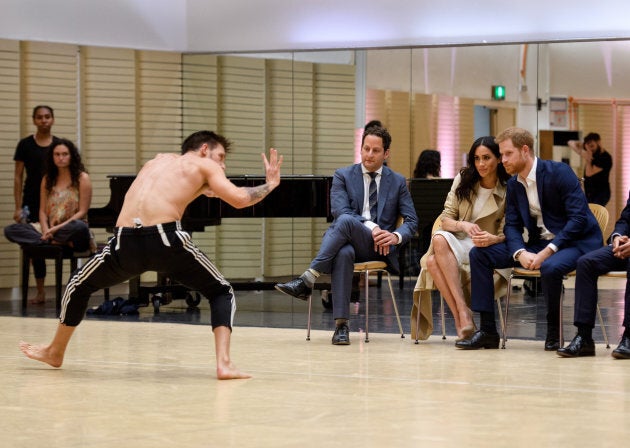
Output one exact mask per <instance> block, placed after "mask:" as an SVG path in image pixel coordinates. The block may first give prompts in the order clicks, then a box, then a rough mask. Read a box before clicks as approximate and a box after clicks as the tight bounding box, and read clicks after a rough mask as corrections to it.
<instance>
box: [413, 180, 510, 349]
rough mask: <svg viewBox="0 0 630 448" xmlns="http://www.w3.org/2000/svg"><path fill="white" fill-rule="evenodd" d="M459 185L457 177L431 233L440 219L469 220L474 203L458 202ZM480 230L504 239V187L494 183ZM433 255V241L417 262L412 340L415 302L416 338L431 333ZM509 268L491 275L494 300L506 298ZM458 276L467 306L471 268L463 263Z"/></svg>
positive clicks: (456, 234) (480, 221)
mask: <svg viewBox="0 0 630 448" xmlns="http://www.w3.org/2000/svg"><path fill="white" fill-rule="evenodd" d="M460 182H461V177H460V175H459V174H458V175H457V176H456V177H455V179H454V180H453V185H452V186H451V190H450V191H449V193H448V196H447V197H446V201H445V202H444V210H443V211H442V214H441V215H440V216H439V217H438V218H437V219H436V222H435V225H434V226H433V231H434V232H435V231H436V230H441V229H442V226H441V221H442V218H445V217H446V218H451V219H454V220H462V221H471V215H472V211H473V204H472V203H471V202H469V201H467V200H464V201H460V200H459V199H457V196H456V195H455V190H456V189H457V186H458V185H459V183H460ZM474 223H475V224H477V225H478V226H479V227H480V228H481V229H482V230H485V231H486V232H489V233H492V234H494V235H500V236H503V225H504V223H505V186H503V185H501V184H497V186H496V187H495V188H494V190H493V192H492V195H491V196H490V197H489V198H488V200H487V201H486V203H485V204H484V205H483V208H482V209H481V213H480V214H479V217H478V218H477V219H476V220H474ZM455 236H456V237H457V238H459V239H463V238H465V237H466V234H465V232H457V233H455ZM432 254H433V242H431V245H430V246H429V249H428V250H427V253H426V254H424V256H423V257H422V259H421V260H420V275H418V279H417V281H416V286H415V288H414V290H413V307H412V309H411V337H412V338H414V339H415V338H416V331H417V328H416V327H417V325H416V321H417V316H418V303H419V302H420V304H421V310H420V329H419V333H418V339H422V340H425V339H428V337H429V336H430V335H431V333H433V310H432V303H431V291H432V290H433V289H435V287H434V284H433V278H432V277H431V274H430V273H429V272H428V270H427V264H426V263H427V257H428V256H429V255H432ZM509 273H510V269H502V270H500V271H497V274H495V276H494V280H495V285H494V286H495V288H494V291H495V298H499V297H502V296H504V295H505V293H506V288H507V278H508V276H509ZM460 277H461V281H462V287H463V290H464V297H465V298H466V303H468V305H469V306H470V265H468V264H464V265H462V266H460Z"/></svg>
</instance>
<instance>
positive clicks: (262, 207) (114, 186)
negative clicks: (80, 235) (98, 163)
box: [88, 174, 332, 232]
mask: <svg viewBox="0 0 630 448" xmlns="http://www.w3.org/2000/svg"><path fill="white" fill-rule="evenodd" d="M107 177H108V178H109V189H110V198H109V202H108V203H107V205H105V206H104V207H101V208H91V209H90V210H89V211H88V220H89V222H90V227H92V228H105V229H112V228H113V227H114V226H115V224H116V219H117V218H118V213H120V210H121V208H122V204H123V201H124V199H125V194H126V193H127V190H129V187H130V186H131V183H132V182H133V181H134V179H135V178H136V176H135V175H128V174H112V175H109V176H107ZM228 179H230V181H232V182H233V183H234V184H235V185H237V186H239V187H245V186H249V187H253V186H256V185H261V184H263V183H265V177H264V176H249V175H242V176H228ZM331 184H332V177H331V176H310V175H304V176H282V177H281V180H280V185H278V187H276V188H275V189H274V190H273V191H272V192H271V193H270V194H269V195H268V196H267V197H266V198H265V199H263V200H262V201H261V202H259V203H258V204H255V205H253V206H251V207H245V208H242V209H236V208H234V207H232V206H230V205H228V204H227V203H225V202H223V201H222V200H220V199H218V198H208V197H205V196H200V197H198V198H197V199H195V200H194V201H193V202H191V203H190V205H189V206H188V207H187V208H186V211H185V213H184V216H183V217H182V227H183V228H184V229H185V230H187V231H190V232H203V231H204V228H205V227H206V226H216V225H220V224H221V218H302V217H315V218H317V217H323V218H326V219H327V220H328V221H332V214H331V211H330V186H331Z"/></svg>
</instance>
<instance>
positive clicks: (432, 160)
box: [413, 149, 442, 179]
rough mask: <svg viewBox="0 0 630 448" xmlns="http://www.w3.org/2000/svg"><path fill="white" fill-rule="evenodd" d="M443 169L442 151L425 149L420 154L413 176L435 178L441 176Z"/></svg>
mask: <svg viewBox="0 0 630 448" xmlns="http://www.w3.org/2000/svg"><path fill="white" fill-rule="evenodd" d="M441 169H442V157H441V156H440V151H436V150H435V149H425V150H424V151H422V152H421V153H420V155H419V156H418V161H417V162H416V167H415V168H414V170H413V177H415V178H418V179H433V178H436V177H440V171H441Z"/></svg>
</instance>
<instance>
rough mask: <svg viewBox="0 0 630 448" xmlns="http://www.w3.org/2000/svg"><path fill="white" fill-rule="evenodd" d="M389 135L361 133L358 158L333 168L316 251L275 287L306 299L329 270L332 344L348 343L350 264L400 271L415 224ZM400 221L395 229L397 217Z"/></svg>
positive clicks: (374, 130) (381, 131) (375, 131)
mask: <svg viewBox="0 0 630 448" xmlns="http://www.w3.org/2000/svg"><path fill="white" fill-rule="evenodd" d="M391 140H392V139H391V136H390V135H389V132H388V131H387V129H385V128H383V127H381V126H378V125H376V126H370V127H367V129H366V130H365V131H364V132H363V137H362V141H361V163H357V164H355V165H351V166H348V167H345V168H340V169H338V170H337V171H335V175H334V177H333V183H332V187H331V190H330V199H331V208H332V214H333V217H334V220H333V222H332V224H331V225H330V227H329V228H328V230H327V231H326V233H325V234H324V237H323V239H322V244H321V246H320V249H319V252H318V254H317V256H316V257H315V258H314V259H313V260H312V261H311V265H310V267H309V268H308V269H307V270H306V271H305V272H304V273H303V274H302V275H301V276H300V277H298V278H296V279H293V280H291V281H289V282H287V283H279V284H277V285H276V289H277V290H278V291H281V292H283V293H285V294H288V295H291V296H293V297H297V298H298V299H302V300H306V299H308V297H309V295H310V294H311V292H312V289H313V285H314V284H315V281H316V280H317V277H319V275H320V274H322V273H326V274H328V273H330V274H331V288H332V297H333V316H334V318H335V324H336V329H335V333H334V334H333V338H332V343H333V344H334V345H349V344H350V335H349V328H348V319H349V317H350V294H351V291H352V276H353V271H354V263H355V262H361V261H368V260H383V261H385V262H387V264H388V266H389V267H390V268H391V269H392V271H394V272H396V271H398V268H399V267H398V250H397V249H398V247H399V246H400V245H401V244H403V243H405V242H407V241H409V239H410V238H411V237H412V236H413V235H414V234H415V233H416V230H417V228H418V217H417V216H416V211H415V208H414V205H413V201H412V200H411V195H410V193H409V190H408V189H407V182H406V179H405V177H404V176H402V175H400V174H398V173H395V172H394V171H392V170H391V169H389V168H388V167H387V166H384V162H385V160H386V159H387V158H388V157H389V147H390V144H391ZM399 216H401V217H402V218H403V220H404V221H403V224H402V225H401V226H400V227H398V228H396V224H397V221H398V217H399Z"/></svg>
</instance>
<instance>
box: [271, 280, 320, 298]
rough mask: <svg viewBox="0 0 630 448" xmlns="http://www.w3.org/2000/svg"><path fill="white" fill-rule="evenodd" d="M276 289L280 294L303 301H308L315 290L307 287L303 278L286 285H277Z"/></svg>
mask: <svg viewBox="0 0 630 448" xmlns="http://www.w3.org/2000/svg"><path fill="white" fill-rule="evenodd" d="M275 288H276V289H277V290H278V291H280V292H283V293H285V294H288V295H290V296H293V297H295V298H297V299H301V300H306V299H308V296H310V295H311V293H312V292H313V289H312V288H309V287H308V286H306V283H304V280H302V278H301V277H298V278H294V279H293V280H291V281H288V282H286V283H276V286H275Z"/></svg>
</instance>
